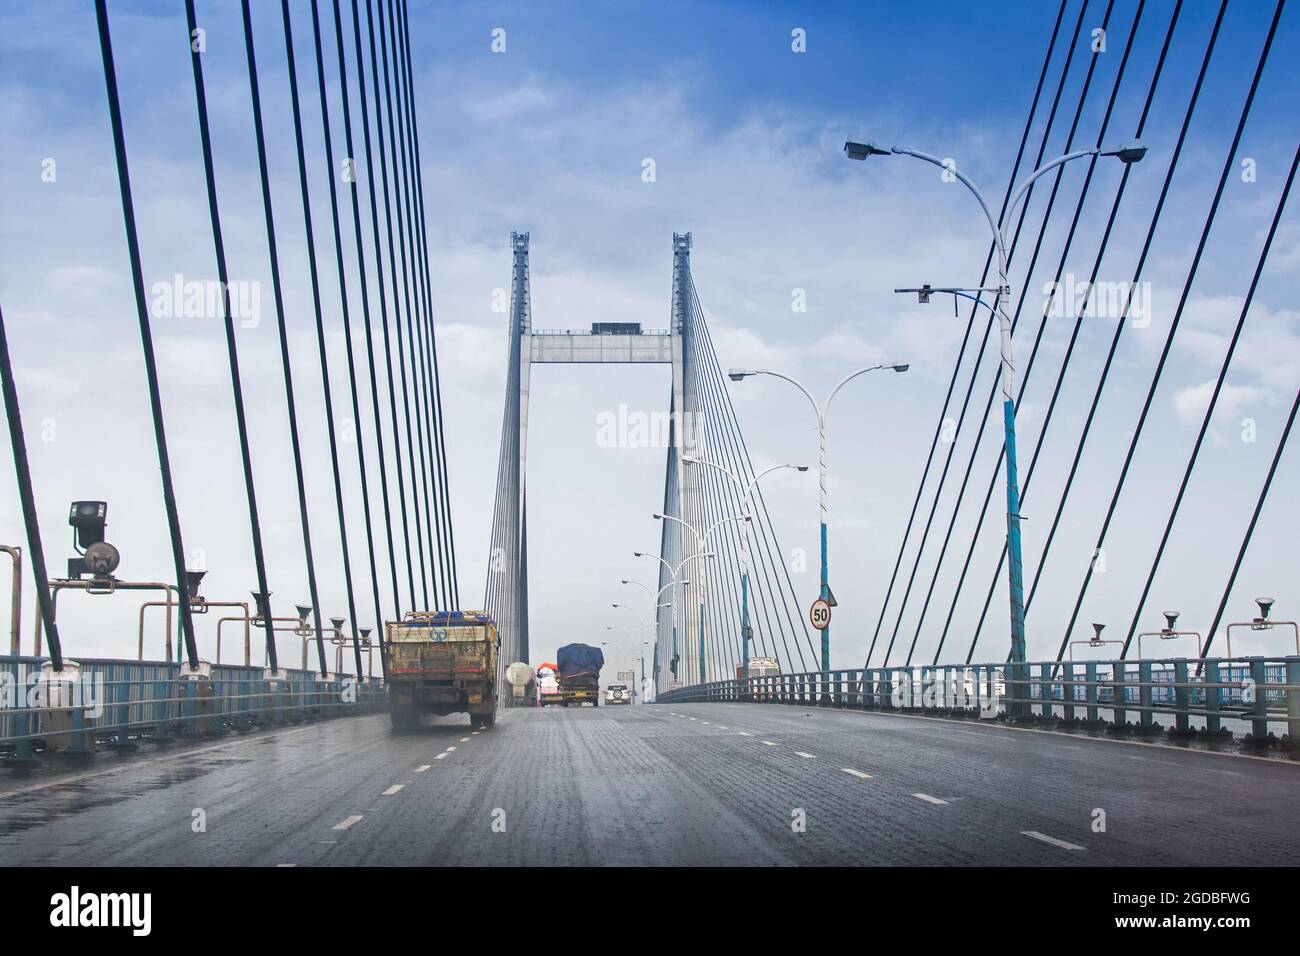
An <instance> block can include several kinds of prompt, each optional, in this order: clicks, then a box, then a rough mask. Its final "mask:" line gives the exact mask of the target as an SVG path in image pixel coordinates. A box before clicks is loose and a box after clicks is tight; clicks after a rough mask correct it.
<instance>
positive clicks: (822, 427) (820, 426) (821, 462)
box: [727, 365, 909, 680]
mask: <svg viewBox="0 0 1300 956" xmlns="http://www.w3.org/2000/svg"><path fill="white" fill-rule="evenodd" d="M908 368H909V366H907V365H872V366H869V367H867V368H860V369H858V370H857V371H856V372H852V373H850V374H849V375H846V376H845V377H844V378H842V379H841V380H840V383H839V384H838V385H836V386H835V387H834V388H833V389H831V393H830V395H828V396H827V397H826V401H825V402H823V403H822V404H821V405H818V404H817V400H816V399H815V398H813V397H812V393H811V392H809V391H808V389H806V388H804V386H803V385H802V384H800V383H799V382H797V381H796V380H795V379H793V378H791V377H790V376H789V375H783V374H782V373H780V372H773V371H771V370H770V369H765V368H760V369H739V368H733V369H731V370H730V371H728V372H727V376H728V377H729V378H730V379H731V380H732V381H733V382H739V381H742V380H743V379H746V378H749V377H750V376H752V375H772V376H775V377H776V378H780V379H784V380H785V381H787V382H789V383H790V384H791V385H793V386H794V387H795V388H797V389H799V391H801V392H803V395H804V398H806V399H808V402H809V404H810V405H812V407H813V411H814V412H816V413H817V434H818V439H819V441H820V450H819V452H818V457H817V464H818V468H819V470H820V473H821V475H820V477H821V558H822V560H821V565H822V569H821V599H822V600H823V601H826V602H827V603H828V604H830V605H831V606H834V604H835V599H834V597H832V595H831V589H830V584H829V583H827V567H826V519H827V509H826V413H827V412H828V411H829V410H830V407H831V402H832V401H834V399H835V396H836V395H837V394H839V391H840V389H842V388H843V387H844V386H845V385H847V384H848V383H849V382H851V381H853V379H855V378H857V377H858V376H859V375H864V374H866V373H867V372H875V371H878V370H880V369H890V370H892V371H895V372H906V371H907V370H908ZM821 632H822V679H823V680H829V679H830V672H831V625H830V621H827V622H826V626H825V627H823V628H822V629H821Z"/></svg>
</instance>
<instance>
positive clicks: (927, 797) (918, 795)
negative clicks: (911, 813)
mask: <svg viewBox="0 0 1300 956" xmlns="http://www.w3.org/2000/svg"><path fill="white" fill-rule="evenodd" d="M912 796H914V797H916V799H918V800H924V801H925V802H926V803H933V804H935V805H936V806H942V805H944V804H946V803H947V802H948V801H947V800H940V799H939V798H938V797H932V796H930V795H929V794H928V793H914V794H912Z"/></svg>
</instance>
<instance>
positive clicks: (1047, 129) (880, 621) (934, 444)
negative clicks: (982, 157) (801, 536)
mask: <svg viewBox="0 0 1300 956" xmlns="http://www.w3.org/2000/svg"><path fill="white" fill-rule="evenodd" d="M1065 8H1066V0H1061V6H1060V9H1059V10H1058V11H1057V14H1056V24H1055V26H1054V27H1053V28H1052V38H1051V41H1050V42H1049V43H1048V46H1047V53H1046V54H1045V55H1044V56H1043V67H1042V70H1041V71H1040V72H1039V74H1038V83H1037V85H1036V86H1035V88H1034V96H1033V99H1032V101H1031V102H1030V107H1029V115H1028V116H1027V117H1026V118H1025V128H1024V130H1023V131H1022V132H1021V134H1020V144H1019V146H1018V147H1017V149H1016V160H1015V163H1014V164H1013V165H1012V168H1011V175H1010V177H1009V178H1008V180H1007V188H1006V192H1005V193H1004V194H1003V196H1002V205H1001V208H1000V209H999V211H998V227H999V228H1001V226H1002V223H1003V221H1004V219H1005V217H1006V214H1007V203H1008V202H1010V200H1011V191H1012V190H1013V189H1015V187H1016V177H1017V175H1018V174H1019V172H1020V164H1021V162H1023V160H1024V156H1025V146H1026V145H1028V142H1029V132H1030V130H1031V129H1032V127H1033V122H1034V117H1035V116H1037V114H1038V105H1039V101H1040V99H1041V97H1042V93H1043V85H1044V83H1045V82H1046V79H1047V73H1048V69H1049V67H1050V66H1051V62H1052V54H1053V52H1054V51H1055V50H1056V43H1057V40H1058V39H1059V38H1060V32H1061V24H1062V22H1063V20H1064V17H1065ZM1082 26H1083V14H1082V11H1080V16H1079V20H1078V22H1076V24H1075V28H1074V37H1073V40H1072V41H1071V45H1072V46H1073V44H1074V43H1075V42H1077V41H1078V37H1079V31H1080V29H1081V28H1082ZM1064 88H1065V73H1064V72H1063V73H1062V79H1061V83H1060V84H1058V85H1057V88H1056V93H1055V95H1054V97H1053V100H1052V106H1051V109H1050V111H1049V113H1048V120H1047V123H1046V125H1045V126H1044V128H1043V138H1042V141H1041V142H1040V143H1039V146H1038V160H1037V161H1041V160H1042V157H1043V154H1044V152H1045V151H1046V149H1047V137H1048V136H1049V135H1050V133H1051V131H1052V127H1053V125H1054V123H1055V119H1056V111H1057V107H1058V106H1059V104H1060V101H1061V93H1062V91H1063V90H1064ZM1037 161H1036V163H1035V165H1037ZM1032 191H1033V187H1030V194H1031V195H1032ZM1027 199H1028V197H1026V200H1027ZM1027 213H1028V203H1027V201H1026V203H1025V204H1024V205H1022V206H1021V209H1020V217H1019V220H1018V222H1017V225H1016V230H1015V237H1014V238H1013V239H1012V242H1011V249H1010V250H1009V254H1012V255H1013V254H1014V252H1015V247H1016V244H1017V242H1018V241H1019V236H1020V226H1021V225H1022V224H1023V223H1024V220H1025V216H1026V214H1027ZM996 249H997V244H996V243H995V242H992V241H990V243H989V249H988V253H987V254H986V255H985V257H984V269H983V271H982V272H981V273H980V283H979V284H980V285H983V284H984V282H985V280H986V279H987V278H988V273H989V269H990V268H991V266H992V264H993V254H994V252H995V251H996ZM978 310H979V307H978V306H977V305H974V304H972V305H971V309H970V316H969V317H968V318H967V320H966V331H965V332H964V333H963V335H962V342H961V347H960V349H959V350H958V352H957V360H956V361H955V362H954V363H953V368H952V376H951V378H950V379H949V381H948V391H947V393H946V394H945V395H944V399H943V408H942V409H941V410H940V411H939V420H938V422H937V423H936V424H935V427H934V436H933V437H932V438H931V439H930V451H929V453H928V454H927V456H926V461H925V468H924V470H923V471H922V472H921V480H920V481H919V482H918V483H917V487H916V495H915V496H914V497H913V499H912V510H911V512H910V514H909V515H908V518H907V527H906V528H905V529H904V531H903V538H902V541H901V542H900V543H899V546H898V556H897V557H896V558H895V559H894V570H893V571H892V572H891V573H890V576H889V585H888V587H887V588H886V589H885V598H884V600H883V601H881V604H880V616H879V617H878V618H877V619H876V629H875V631H874V632H873V634H872V636H871V645H870V647H868V648H867V655H866V658H865V659H864V661H863V666H864V667H866V666H868V665H870V663H871V655H872V654H874V653H875V651H876V642H877V641H878V640H879V639H880V629H881V627H882V626H883V625H884V623H885V614H886V613H888V610H889V600H890V598H891V597H893V594H894V586H895V584H896V583H897V581H898V572H899V569H900V568H901V567H902V564H903V555H904V554H905V553H906V550H907V542H908V541H909V540H910V539H911V536H912V527H913V524H914V523H915V521H916V511H917V508H918V507H919V506H920V503H921V497H922V495H923V494H924V491H925V482H926V479H927V478H929V476H930V468H931V467H932V466H933V464H934V453H935V451H936V449H937V448H938V445H939V438H940V436H941V435H942V434H943V429H944V426H945V424H946V423H947V421H948V417H947V416H948V408H949V405H950V404H951V402H952V393H953V389H954V387H955V386H956V384H957V377H958V374H959V373H960V371H961V365H962V360H963V359H964V358H965V356H966V349H967V347H968V346H969V343H970V335H971V330H972V329H973V327H974V324H975V315H976V313H977V312H978ZM993 318H994V317H993V316H991V315H990V316H989V318H988V323H987V325H986V326H985V328H984V334H983V338H982V339H981V342H982V343H985V344H982V345H981V346H980V352H979V356H977V358H976V360H975V365H976V366H977V367H978V365H979V360H980V359H981V358H983V355H984V349H985V347H986V343H987V340H988V335H989V332H990V330H991V329H992V328H993ZM968 399H969V396H968ZM964 407H965V406H964V405H963V409H964ZM958 428H959V429H960V426H958ZM952 440H953V441H954V442H955V441H956V435H955V434H954V435H953V438H952ZM950 455H951V453H950ZM940 485H942V483H940ZM936 493H937V492H936Z"/></svg>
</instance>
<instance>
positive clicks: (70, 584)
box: [32, 578, 180, 659]
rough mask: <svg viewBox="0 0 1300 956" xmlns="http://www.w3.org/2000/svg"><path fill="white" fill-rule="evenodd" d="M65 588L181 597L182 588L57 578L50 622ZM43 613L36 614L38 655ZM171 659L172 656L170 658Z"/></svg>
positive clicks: (51, 595) (52, 590)
mask: <svg viewBox="0 0 1300 956" xmlns="http://www.w3.org/2000/svg"><path fill="white" fill-rule="evenodd" d="M63 590H71V591H85V592H87V593H88V594H100V595H103V594H114V593H116V592H118V591H166V592H168V593H171V592H175V593H176V596H177V597H180V589H179V588H177V587H176V585H174V584H167V583H165V582H162V581H119V580H118V579H117V578H91V579H90V580H87V581H83V580H80V579H71V578H56V579H55V580H53V581H51V582H50V590H49V599H50V622H51V623H54V622H55V619H56V617H57V615H58V610H59V604H58V602H59V592H60V591H63ZM42 617H43V615H40V614H38V615H36V636H35V640H34V642H33V650H32V653H33V654H35V655H36V656H37V657H40V656H41V643H42V641H41V637H42V631H41V623H42ZM170 634H171V624H170V618H169V622H168V640H169V641H170V640H171V637H170ZM169 659H170V658H169Z"/></svg>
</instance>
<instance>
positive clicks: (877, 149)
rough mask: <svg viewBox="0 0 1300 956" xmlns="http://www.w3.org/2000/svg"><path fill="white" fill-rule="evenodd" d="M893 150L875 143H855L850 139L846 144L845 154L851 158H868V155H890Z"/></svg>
mask: <svg viewBox="0 0 1300 956" xmlns="http://www.w3.org/2000/svg"><path fill="white" fill-rule="evenodd" d="M892 152H893V150H892V149H890V148H889V147H887V146H877V145H876V144H875V143H855V142H853V141H852V140H849V141H848V142H846V143H845V144H844V155H845V156H847V157H848V158H849V159H858V160H862V159H866V158H867V157H868V156H888V155H889V154H890V153H892Z"/></svg>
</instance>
